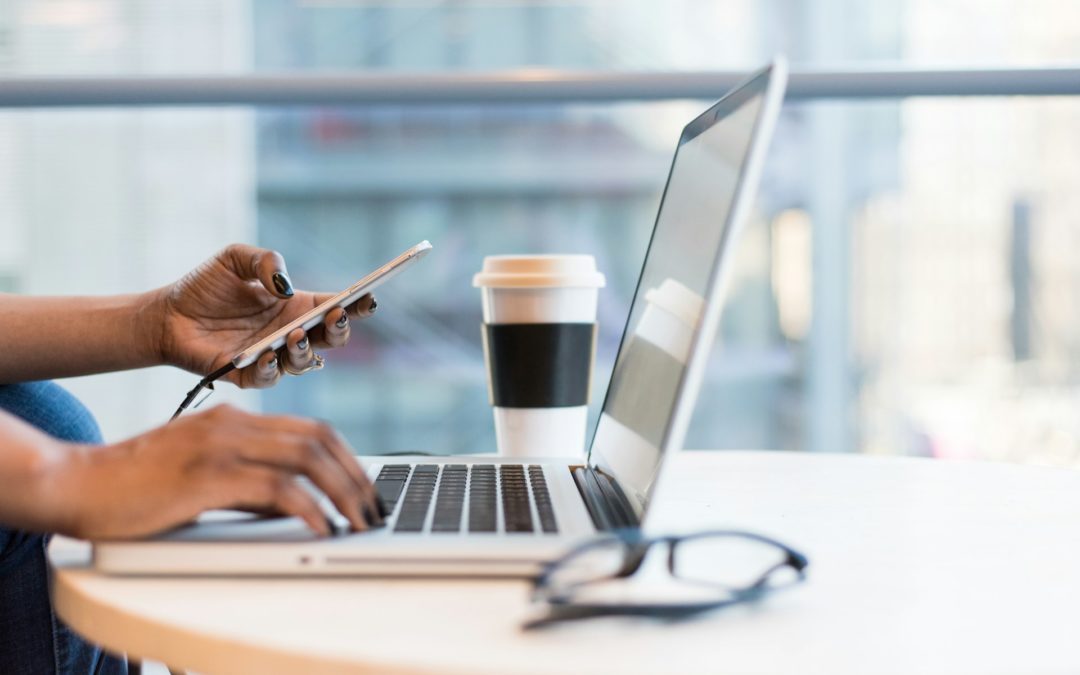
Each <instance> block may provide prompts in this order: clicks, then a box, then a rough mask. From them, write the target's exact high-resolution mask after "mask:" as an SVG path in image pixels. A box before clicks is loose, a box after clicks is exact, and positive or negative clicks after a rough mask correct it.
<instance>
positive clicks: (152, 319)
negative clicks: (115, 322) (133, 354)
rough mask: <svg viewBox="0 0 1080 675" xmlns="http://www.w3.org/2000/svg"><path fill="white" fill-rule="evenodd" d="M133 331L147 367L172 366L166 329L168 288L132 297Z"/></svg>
mask: <svg viewBox="0 0 1080 675" xmlns="http://www.w3.org/2000/svg"><path fill="white" fill-rule="evenodd" d="M134 303H135V306H134V308H133V309H134V330H135V335H136V336H137V339H136V343H137V344H138V349H139V352H140V357H141V359H142V360H143V361H144V363H145V365H148V366H161V365H173V364H174V359H173V358H172V357H171V348H170V339H169V327H168V288H159V289H156V290H153V291H147V292H146V293H141V294H139V295H136V296H134Z"/></svg>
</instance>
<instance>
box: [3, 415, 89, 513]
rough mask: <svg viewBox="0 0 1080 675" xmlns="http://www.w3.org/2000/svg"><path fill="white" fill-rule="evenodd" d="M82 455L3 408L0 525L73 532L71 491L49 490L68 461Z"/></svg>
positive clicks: (73, 447) (74, 447) (73, 460)
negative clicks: (65, 501) (69, 501)
mask: <svg viewBox="0 0 1080 675" xmlns="http://www.w3.org/2000/svg"><path fill="white" fill-rule="evenodd" d="M80 458H81V453H80V452H79V451H78V450H77V449H76V446H70V445H67V444H65V443H62V442H61V441H58V440H57V439H55V438H53V437H51V436H49V435H47V434H44V433H42V432H40V431H38V430H37V429H35V428H33V427H32V426H30V425H29V424H26V423H25V422H23V421H22V420H20V419H18V418H16V417H14V416H12V415H9V414H7V413H5V412H3V411H0V525H3V526H6V527H12V528H17V529H21V530H26V531H31V532H57V533H61V534H71V533H72V531H73V529H74V523H73V522H72V518H71V513H72V510H71V509H70V508H69V505H67V504H65V503H64V500H66V499H68V498H70V497H73V496H74V495H72V494H70V491H67V490H55V489H52V488H51V482H52V480H53V478H54V477H55V476H56V475H57V474H58V473H59V471H60V469H61V467H63V466H64V465H65V463H70V462H78V461H80Z"/></svg>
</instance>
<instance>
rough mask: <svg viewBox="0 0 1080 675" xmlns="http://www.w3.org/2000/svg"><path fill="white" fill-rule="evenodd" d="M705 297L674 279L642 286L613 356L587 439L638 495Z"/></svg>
mask: <svg viewBox="0 0 1080 675" xmlns="http://www.w3.org/2000/svg"><path fill="white" fill-rule="evenodd" d="M704 308H705V300H704V298H702V297H701V296H700V295H698V294H697V293H695V292H693V291H692V290H690V289H689V288H687V287H686V286H684V285H683V284H681V283H679V282H678V281H676V280H674V279H664V280H663V281H662V282H661V283H660V284H659V286H657V287H654V288H650V289H648V290H647V291H645V308H644V311H642V312H641V316H640V318H639V319H638V320H637V324H636V325H635V326H634V327H633V330H632V331H631V333H630V336H629V339H628V340H627V342H626V344H625V345H624V347H623V350H622V353H621V354H620V355H619V360H618V363H617V364H616V367H615V372H614V373H612V376H611V387H610V389H609V391H608V398H607V402H606V403H605V404H604V410H603V411H602V412H601V414H600V420H599V422H598V423H597V427H596V439H595V440H594V441H593V454H594V456H598V457H602V458H603V460H604V461H605V462H607V463H609V464H610V465H611V466H617V467H619V471H620V473H619V479H620V482H621V483H622V484H623V485H629V486H636V488H635V489H637V490H639V492H638V493H637V494H636V495H635V496H637V497H644V496H645V494H646V492H647V491H648V487H649V486H650V485H651V484H652V482H653V480H654V479H655V477H656V476H655V468H656V463H655V462H644V461H641V458H642V457H657V456H658V455H659V452H660V446H661V443H662V442H663V438H664V433H665V432H666V431H667V428H668V422H669V421H670V419H671V412H672V407H673V406H674V405H675V398H676V393H677V391H678V387H679V384H680V382H681V381H682V376H683V371H684V370H685V369H686V361H687V359H689V357H690V349H691V347H692V345H693V340H694V335H695V334H696V332H697V328H698V323H699V322H700V321H701V314H702V311H703V310H704Z"/></svg>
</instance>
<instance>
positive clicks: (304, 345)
mask: <svg viewBox="0 0 1080 675" xmlns="http://www.w3.org/2000/svg"><path fill="white" fill-rule="evenodd" d="M296 348H297V349H299V350H301V351H303V350H305V349H307V336H306V335H305V336H304V337H302V338H300V342H297V343H296Z"/></svg>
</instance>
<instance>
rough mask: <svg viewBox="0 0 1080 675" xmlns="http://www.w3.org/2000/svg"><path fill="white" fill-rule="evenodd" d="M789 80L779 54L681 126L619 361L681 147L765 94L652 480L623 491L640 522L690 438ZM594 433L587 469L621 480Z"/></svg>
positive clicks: (602, 408) (622, 338) (620, 349)
mask: <svg viewBox="0 0 1080 675" xmlns="http://www.w3.org/2000/svg"><path fill="white" fill-rule="evenodd" d="M786 83H787V64H786V62H785V61H784V59H783V58H781V57H777V58H776V59H774V60H773V62H772V63H771V64H770V65H768V66H767V67H765V68H763V69H761V70H760V71H757V72H755V73H754V74H752V75H750V76H749V77H748V78H747V79H745V80H744V81H743V82H742V83H741V84H739V85H737V86H736V87H734V88H733V89H732V90H731V91H730V92H728V93H727V94H726V95H724V97H723V98H721V99H720V100H718V101H717V102H716V103H714V104H713V105H711V106H709V108H708V109H707V110H705V111H704V112H703V113H701V114H700V115H698V116H697V117H695V118H694V119H693V120H691V121H690V122H689V123H688V124H687V125H686V126H685V127H683V130H682V134H681V135H680V137H679V142H678V144H677V146H676V148H675V153H674V155H673V157H672V160H671V166H670V168H669V169H668V176H667V180H666V181H665V183H664V190H663V192H662V193H661V196H660V203H659V205H658V207H657V212H656V218H655V220H654V221H653V230H652V233H651V234H650V236H649V245H648V247H647V248H646V250H645V258H644V261H643V262H642V266H641V273H639V275H638V281H637V285H636V287H635V289H634V295H633V298H632V299H631V302H630V310H629V311H628V312H627V318H626V324H625V325H624V327H623V332H622V336H621V337H620V339H619V347H618V350H617V351H616V359H618V355H620V354H622V350H623V347H624V345H625V342H626V340H627V337H628V335H629V334H630V330H631V327H630V320H631V315H632V314H633V308H634V306H635V304H636V303H637V300H638V295H639V294H640V293H641V292H642V289H641V283H642V280H643V278H644V272H645V267H646V265H647V263H648V260H649V254H650V252H651V251H652V248H653V244H654V242H655V239H656V231H657V227H658V225H659V223H660V216H661V215H662V213H663V209H664V203H665V200H666V199H667V195H668V189H669V187H670V186H671V180H672V177H673V175H674V171H675V165H676V163H677V162H678V159H679V150H681V149H682V147H683V145H685V144H686V143H688V142H689V141H691V140H693V139H694V138H697V137H698V136H700V135H701V134H702V133H704V132H705V131H707V130H708V129H710V128H712V127H713V126H714V125H715V124H717V123H718V122H720V121H722V120H724V119H726V118H727V117H728V116H730V115H731V113H733V112H734V111H736V110H738V109H739V108H740V107H742V106H743V105H745V104H747V103H748V102H749V101H751V100H752V99H754V98H755V97H758V96H760V97H761V99H762V102H761V109H760V110H759V111H758V115H757V118H756V119H755V121H754V127H753V130H752V131H751V135H750V141H749V144H748V147H747V151H746V154H745V156H744V159H743V162H742V165H741V166H740V167H739V175H738V178H737V179H736V184H735V190H734V194H733V197H732V201H731V208H730V209H729V210H728V213H727V215H726V217H725V219H724V222H723V224H722V227H723V231H722V233H721V239H720V243H719V245H718V249H717V255H716V258H715V259H714V261H713V265H712V269H711V270H710V272H709V280H708V284H707V286H706V289H707V292H706V296H705V306H704V310H703V312H702V317H701V322H700V324H699V326H698V330H697V331H696V334H695V335H694V337H693V339H692V341H691V347H690V351H689V355H688V357H687V360H686V367H685V368H684V369H683V372H682V375H681V377H680V378H679V382H678V385H677V386H676V389H675V401H674V404H673V406H672V413H671V416H670V417H669V418H668V421H667V425H666V427H665V429H664V432H663V434H662V436H661V438H662V442H661V444H660V447H659V448H658V451H659V455H658V458H657V464H656V469H655V475H654V478H653V481H652V482H651V483H650V484H649V486H648V488H647V490H646V494H645V497H644V499H643V500H642V501H641V502H640V503H639V502H638V500H637V498H636V497H635V496H634V495H633V494H632V493H633V491H629V492H628V491H626V490H623V492H628V493H627V498H628V500H629V502H630V504H631V505H632V506H633V508H634V509H635V511H636V512H637V516H638V518H639V519H641V520H644V517H645V514H646V512H647V511H648V506H649V504H650V503H651V501H652V497H653V494H654V492H655V488H656V484H657V483H658V482H659V475H660V472H661V470H662V468H663V465H664V462H665V460H666V459H667V457H668V455H669V454H670V453H671V452H673V451H675V450H678V449H679V448H680V446H681V445H682V443H683V440H684V439H685V436H686V430H687V427H688V426H689V423H690V418H691V415H692V414H693V409H694V403H695V401H696V399H697V394H698V390H699V389H700V385H701V380H702V377H703V375H704V368H705V365H706V364H707V361H708V357H709V353H710V350H711V346H712V343H713V338H714V336H715V333H716V328H717V325H718V323H719V318H720V310H721V306H722V302H721V300H722V298H721V295H722V293H721V291H722V287H723V283H724V280H725V277H726V276H727V275H726V270H727V269H728V268H729V267H730V265H729V264H728V261H727V259H728V258H729V257H730V249H731V246H730V244H731V241H732V239H733V237H734V236H735V234H737V232H738V230H740V229H741V228H742V227H743V225H744V224H745V221H746V219H747V216H748V214H749V209H750V204H751V203H752V201H753V199H754V197H755V193H756V191H757V186H758V183H759V181H760V175H761V170H762V165H763V164H764V159H765V153H766V151H767V149H768V145H769V143H768V142H769V140H770V139H771V137H772V131H773V129H774V127H775V125H776V120H777V118H778V116H779V112H780V106H781V103H782V100H783V95H784V90H785V86H786ZM610 397H611V384H610V383H609V384H608V389H607V391H606V392H605V394H604V402H603V404H602V405H601V408H600V410H601V413H602V412H603V410H604V408H605V407H606V406H607V404H608V401H609V400H610ZM596 435H597V434H596V429H594V431H593V437H592V440H591V441H590V443H589V452H588V456H587V459H586V462H587V464H588V466H589V467H591V468H593V469H595V470H598V471H601V472H603V473H604V474H606V475H608V476H612V477H613V478H615V479H616V480H617V479H618V475H617V473H615V472H613V471H612V469H611V467H609V466H605V465H604V463H602V462H601V461H599V460H600V459H602V458H597V457H596V456H594V453H593V450H594V445H595V442H596Z"/></svg>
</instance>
